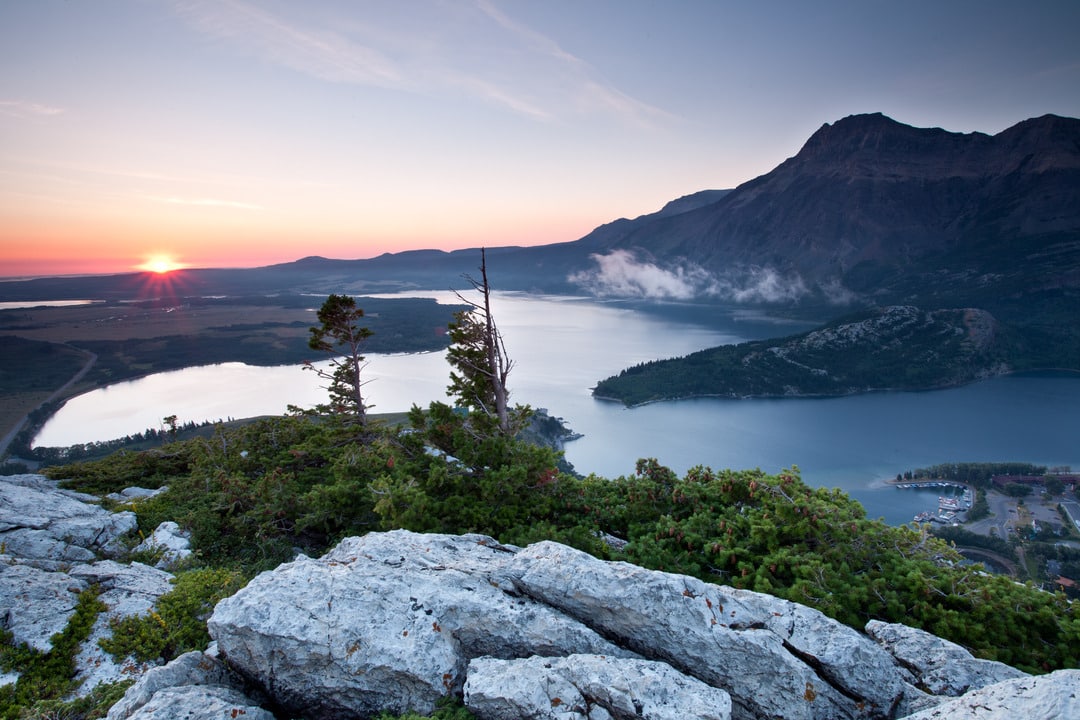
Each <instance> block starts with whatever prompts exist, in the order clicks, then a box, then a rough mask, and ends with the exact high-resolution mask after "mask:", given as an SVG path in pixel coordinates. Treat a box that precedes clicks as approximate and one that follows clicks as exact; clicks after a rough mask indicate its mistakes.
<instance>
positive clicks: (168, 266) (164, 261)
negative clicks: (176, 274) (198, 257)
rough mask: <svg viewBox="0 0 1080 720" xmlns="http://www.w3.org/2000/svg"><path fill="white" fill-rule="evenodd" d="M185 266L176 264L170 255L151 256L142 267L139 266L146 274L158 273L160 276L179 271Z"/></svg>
mask: <svg viewBox="0 0 1080 720" xmlns="http://www.w3.org/2000/svg"><path fill="white" fill-rule="evenodd" d="M182 267H184V266H183V265H181V264H180V263H178V262H176V261H175V260H173V259H172V257H170V256H168V255H151V256H150V257H148V258H147V259H146V262H144V263H143V264H142V265H139V266H138V269H139V270H145V271H146V272H152V273H157V274H158V275H164V274H166V273H170V272H172V271H173V270H179V269H181V268H182Z"/></svg>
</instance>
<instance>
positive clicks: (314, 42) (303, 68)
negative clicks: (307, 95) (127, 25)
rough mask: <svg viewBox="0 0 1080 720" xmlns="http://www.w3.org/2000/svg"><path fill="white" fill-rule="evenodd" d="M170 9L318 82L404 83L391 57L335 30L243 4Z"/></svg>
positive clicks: (201, 1)
mask: <svg viewBox="0 0 1080 720" xmlns="http://www.w3.org/2000/svg"><path fill="white" fill-rule="evenodd" d="M175 7H176V9H177V11H178V12H179V14H180V15H181V17H183V18H184V19H185V20H186V21H188V22H189V23H190V24H191V25H192V26H193V27H195V28H196V29H198V30H199V31H201V32H203V33H205V34H207V35H211V36H213V37H217V38H221V39H224V40H228V41H230V42H232V43H234V44H235V45H237V46H239V47H241V48H242V49H243V50H245V51H248V52H251V53H253V54H255V55H258V56H260V57H263V58H266V59H268V60H270V61H272V62H274V63H277V64H279V65H283V66H285V67H288V68H291V69H293V70H296V71H298V72H302V73H306V74H308V75H312V76H314V77H317V78H320V79H322V80H329V81H331V82H345V83H357V84H363V85H382V86H386V85H399V84H401V83H402V82H403V78H402V77H401V74H400V72H399V70H398V68H397V67H396V65H395V63H394V62H393V61H392V60H390V58H388V57H386V56H385V55H383V54H382V53H381V52H379V51H378V50H377V49H375V48H372V47H368V46H365V45H362V44H359V43H356V42H353V41H351V40H349V39H348V38H346V37H344V36H342V35H341V34H340V33H338V32H336V31H334V30H330V29H324V28H304V27H299V26H297V25H293V24H289V23H288V22H286V21H285V20H284V19H283V18H281V17H278V16H276V15H273V14H271V13H269V12H266V11H264V10H262V9H261V8H258V7H256V6H255V5H253V4H251V3H246V2H239V1H229V0H225V1H222V0H181V1H179V2H177V3H175Z"/></svg>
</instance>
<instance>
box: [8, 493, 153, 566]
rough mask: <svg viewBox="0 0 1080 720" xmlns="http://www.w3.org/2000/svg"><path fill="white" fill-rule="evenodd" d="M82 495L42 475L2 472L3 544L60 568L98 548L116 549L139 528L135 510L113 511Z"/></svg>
mask: <svg viewBox="0 0 1080 720" xmlns="http://www.w3.org/2000/svg"><path fill="white" fill-rule="evenodd" d="M87 497H89V496H84V495H80V494H78V493H71V492H68V491H64V490H60V489H58V488H57V487H56V485H55V483H54V482H53V481H51V480H49V479H48V478H45V477H42V476H40V475H16V476H9V477H3V478H0V544H2V545H3V547H4V551H5V552H7V553H9V554H12V555H17V556H19V557H20V558H21V562H23V563H26V564H32V563H33V562H34V561H40V563H41V564H42V565H43V566H44V567H45V568H46V569H52V570H56V569H60V568H59V564H61V563H65V562H87V561H89V560H93V559H95V558H96V557H97V553H98V552H105V553H112V552H116V551H118V550H119V549H120V548H119V540H120V538H122V537H123V536H124V535H126V534H128V533H130V532H132V531H134V530H135V527H136V520H135V514H134V513H132V512H122V513H110V512H108V511H106V510H105V509H103V508H101V507H99V506H97V505H93V504H89V503H88V502H86V501H85V498H87Z"/></svg>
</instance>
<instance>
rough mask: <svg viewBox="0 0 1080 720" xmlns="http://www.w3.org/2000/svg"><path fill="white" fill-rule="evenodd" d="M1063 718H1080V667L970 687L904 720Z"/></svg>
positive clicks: (1057, 719) (1026, 719)
mask: <svg viewBox="0 0 1080 720" xmlns="http://www.w3.org/2000/svg"><path fill="white" fill-rule="evenodd" d="M1019 718H1023V720H1065V719H1066V718H1080V670H1058V671H1057V672H1052V673H1050V674H1049V675H1038V676H1032V677H1022V678H1015V679H1013V680H1005V681H1003V682H999V683H996V684H994V685H987V686H986V687H982V688H979V689H978V690H972V691H971V692H969V693H967V694H965V695H961V696H960V697H958V698H954V699H952V700H948V701H946V702H944V703H942V704H941V705H938V706H937V707H934V708H930V709H928V710H923V711H922V712H918V713H915V714H914V715H909V716H907V718H905V720H1018V719H1019Z"/></svg>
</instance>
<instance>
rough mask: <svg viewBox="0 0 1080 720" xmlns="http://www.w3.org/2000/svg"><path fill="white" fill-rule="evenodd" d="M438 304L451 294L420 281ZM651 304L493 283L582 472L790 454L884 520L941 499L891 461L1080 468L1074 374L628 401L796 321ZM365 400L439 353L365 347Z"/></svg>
mask: <svg viewBox="0 0 1080 720" xmlns="http://www.w3.org/2000/svg"><path fill="white" fill-rule="evenodd" d="M423 295H424V296H426V297H436V298H438V299H439V300H441V301H443V302H447V303H451V302H454V301H455V300H456V298H454V297H453V295H452V294H451V293H423ZM667 309H668V310H670V311H671V312H670V313H668V314H656V313H651V312H650V313H646V312H641V311H638V310H635V309H634V308H633V307H631V306H629V305H625V304H620V303H598V302H592V301H587V300H585V299H581V298H561V297H534V296H528V295H521V294H509V293H508V294H497V295H496V297H495V304H494V305H493V312H494V315H495V319H496V321H497V322H498V325H499V327H500V329H501V330H502V332H503V335H504V336H505V340H506V344H507V348H508V351H509V354H510V356H511V358H512V359H513V360H514V361H515V367H514V369H513V372H512V373H511V376H510V388H511V391H512V393H513V395H512V397H511V400H512V401H514V402H520V403H528V404H530V405H532V406H534V407H543V408H547V409H548V410H549V411H550V412H551V413H552V414H553V415H557V416H559V417H562V418H564V419H565V420H566V422H567V424H568V425H569V426H570V427H571V428H572V429H573V430H575V431H577V432H579V433H582V434H583V435H584V437H583V438H581V439H580V440H575V441H573V442H571V443H568V444H567V446H566V457H567V459H568V460H569V461H570V462H572V463H573V464H574V466H575V467H576V468H577V470H578V471H579V472H582V473H590V472H595V473H596V474H598V475H602V476H605V477H616V476H618V475H624V474H628V473H631V472H633V469H634V464H635V461H636V460H637V458H639V457H655V458H657V459H658V460H659V461H660V462H661V463H663V464H665V465H668V466H669V467H671V468H672V469H674V470H676V471H678V472H680V473H682V472H684V471H685V470H687V469H689V468H690V467H693V466H695V465H709V466H711V467H713V468H717V469H719V468H739V469H741V468H761V469H762V470H764V471H766V472H770V473H773V472H777V471H779V470H781V469H784V468H791V467H792V466H798V468H799V470H800V471H801V474H802V477H803V479H804V480H805V481H806V482H808V483H809V484H811V485H815V486H823V487H838V488H841V489H843V490H844V491H845V492H847V493H849V494H850V495H852V496H853V497H855V498H856V499H857V500H859V501H860V502H861V503H863V505H864V506H865V507H866V508H867V513H868V514H869V515H870V516H871V517H883V518H884V519H885V520H886V521H888V522H890V523H893V524H902V523H906V522H908V521H910V520H911V518H912V516H913V515H914V514H915V513H916V512H919V511H921V510H927V509H931V508H932V507H934V506H936V498H937V494H936V493H935V492H932V491H914V490H897V489H895V488H891V487H886V486H885V485H884V481H885V480H886V479H888V478H894V477H895V476H896V474H897V473H898V472H903V471H904V470H909V469H915V468H918V467H925V466H928V465H933V464H937V463H942V462H964V461H1013V460H1015V461H1022V462H1034V463H1039V464H1045V465H1050V466H1057V465H1071V466H1073V467H1080V443H1078V440H1080V437H1078V430H1080V376H1077V375H1075V374H1059V375H1052V374H1043V375H1029V376H1007V377H1000V378H994V379H992V380H988V381H984V382H980V383H976V384H973V385H968V386H965V387H961V388H955V389H950V390H940V391H934V392H923V393H874V394H868V395H857V396H852V397H843V398H830V399H798V398H796V399H773V400H726V399H697V400H683V401H679V402H668V403H655V404H652V405H646V406H643V407H639V408H634V409H625V408H623V407H622V406H621V405H618V404H615V403H610V402H604V401H598V400H594V399H593V398H592V396H591V394H590V388H591V387H592V385H594V384H595V383H596V381H597V380H600V379H602V378H604V377H606V376H608V375H611V374H614V373H616V372H618V371H619V370H621V369H622V368H624V367H627V366H630V365H634V364H637V363H640V362H644V361H648V360H653V359H656V358H661V357H672V356H678V355H685V354H687V353H690V352H693V351H695V350H699V349H702V348H705V347H712V346H715V345H720V344H726V343H734V342H740V341H742V340H747V339H755V338H763V337H768V336H776V335H784V334H789V333H792V332H797V331H800V330H802V329H804V328H805V326H801V325H795V324H788V323H783V322H780V321H777V320H773V319H770V318H768V317H766V316H762V315H757V314H749V313H745V312H743V311H740V310H739V309H737V308H728V309H716V310H710V311H708V312H707V313H703V311H702V309H701V308H696V309H695V312H694V313H693V317H695V322H685V321H681V320H678V319H677V318H678V317H680V316H686V313H682V312H678V313H677V312H676V311H677V310H679V308H678V307H677V306H670V307H669V308H667ZM368 359H369V361H370V362H369V365H368V367H367V373H368V377H369V378H370V379H371V382H370V383H369V384H368V385H367V386H366V390H367V391H368V398H369V402H370V403H372V404H373V405H374V407H373V408H372V412H376V413H378V412H395V411H404V410H408V409H409V407H410V406H411V405H412V404H413V403H416V404H420V405H425V404H426V403H427V402H428V401H430V400H436V399H444V398H445V390H446V385H447V383H448V373H449V366H448V365H447V363H446V361H445V358H444V355H443V353H423V354H412V355H371V356H369V358H368ZM320 384H322V383H321V381H319V379H318V378H317V377H315V375H314V373H311V372H304V371H303V370H301V369H300V367H299V366H283V367H252V366H247V365H242V364H239V363H229V364H225V365H217V366H208V367H199V368H188V369H185V370H178V371H175V372H168V373H160V374H157V375H153V376H150V377H147V378H143V379H140V380H134V381H130V382H124V383H118V384H116V385H112V386H109V387H107V388H103V389H100V390H95V391H93V392H91V393H87V394H85V395H82V396H79V397H77V398H73V399H72V400H70V401H68V403H67V404H66V405H65V406H64V407H63V408H62V409H61V410H60V412H59V413H57V415H56V416H54V417H53V418H52V419H50V420H49V422H48V423H46V425H45V426H44V427H43V428H42V431H41V433H40V434H39V435H38V437H37V438H36V439H35V444H37V445H70V444H74V443H79V442H90V441H95V440H109V439H112V438H115V437H121V436H123V435H126V434H129V433H134V432H138V431H141V430H145V429H146V428H147V427H160V426H161V421H162V418H163V417H165V416H167V415H173V414H175V415H177V416H178V419H179V421H180V422H181V423H184V422H188V421H195V422H201V421H202V420H217V419H223V418H228V417H234V418H239V417H250V416H254V415H277V414H282V413H284V412H285V409H286V406H287V405H289V404H294V405H299V406H302V407H310V406H312V405H314V404H316V403H319V402H323V401H324V400H325V398H326V393H325V390H323V389H322V388H321V387H320Z"/></svg>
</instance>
